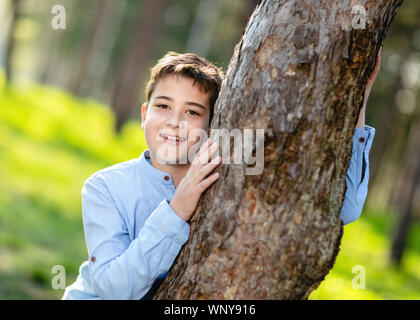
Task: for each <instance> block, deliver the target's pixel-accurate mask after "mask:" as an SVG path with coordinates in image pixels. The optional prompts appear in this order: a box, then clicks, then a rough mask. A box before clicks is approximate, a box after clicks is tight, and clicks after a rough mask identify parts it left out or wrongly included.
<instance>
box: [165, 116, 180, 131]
mask: <svg viewBox="0 0 420 320" xmlns="http://www.w3.org/2000/svg"><path fill="white" fill-rule="evenodd" d="M180 121H181V119H180V115H179V114H178V113H174V114H173V115H172V116H171V117H170V118H168V119H167V120H166V124H167V125H169V126H171V127H172V128H178V127H179V125H180Z"/></svg>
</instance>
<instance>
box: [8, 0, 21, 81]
mask: <svg viewBox="0 0 420 320" xmlns="http://www.w3.org/2000/svg"><path fill="white" fill-rule="evenodd" d="M19 5H20V0H12V1H11V6H12V18H11V20H10V25H9V30H8V36H7V38H8V40H7V44H6V57H5V60H6V63H5V64H6V82H7V83H10V82H11V80H12V54H13V50H14V48H15V45H16V43H15V42H16V41H15V36H14V34H15V30H16V25H17V21H18V19H19Z"/></svg>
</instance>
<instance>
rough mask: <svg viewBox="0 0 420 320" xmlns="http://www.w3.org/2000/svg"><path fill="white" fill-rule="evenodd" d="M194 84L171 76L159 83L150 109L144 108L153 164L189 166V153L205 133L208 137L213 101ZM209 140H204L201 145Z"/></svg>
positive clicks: (146, 134)
mask: <svg viewBox="0 0 420 320" xmlns="http://www.w3.org/2000/svg"><path fill="white" fill-rule="evenodd" d="M193 82H194V80H193V79H191V78H188V77H184V76H174V75H169V76H167V77H165V78H163V79H161V80H160V81H159V82H158V83H157V85H156V88H155V90H154V91H153V93H152V95H151V97H150V103H149V105H147V104H146V103H144V104H143V105H142V108H141V119H142V128H143V130H144V133H145V137H146V143H147V145H148V147H149V149H150V152H151V160H153V161H156V160H157V161H159V162H160V163H161V164H163V163H171V164H175V163H181V164H186V163H187V162H186V159H188V162H190V161H191V160H192V159H190V158H188V152H189V151H190V150H191V148H192V147H193V146H194V145H195V144H196V143H197V141H198V136H199V135H200V134H201V135H202V134H203V132H204V133H205V134H206V135H207V132H208V128H209V119H210V97H209V94H208V93H203V92H201V91H200V90H199V88H198V85H197V84H196V85H195V86H193ZM168 136H169V137H168ZM175 137H176V138H179V141H176V140H175ZM206 138H207V137H202V139H201V141H200V142H199V144H198V145H200V144H201V143H202V142H204V140H205V139H206ZM203 139H204V140H203ZM194 149H196V147H194Z"/></svg>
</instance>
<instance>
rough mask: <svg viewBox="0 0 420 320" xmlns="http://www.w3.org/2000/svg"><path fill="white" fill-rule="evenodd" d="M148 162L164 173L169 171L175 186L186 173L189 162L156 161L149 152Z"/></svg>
mask: <svg viewBox="0 0 420 320" xmlns="http://www.w3.org/2000/svg"><path fill="white" fill-rule="evenodd" d="M150 164H151V165H152V166H153V167H155V168H156V169H159V170H161V171H164V172H166V173H169V174H170V175H171V177H172V181H173V183H174V186H175V188H176V187H177V186H178V185H179V183H180V182H181V180H182V178H184V177H185V175H186V174H187V171H188V169H189V168H190V165H191V163H187V164H162V163H159V161H157V159H156V157H155V156H154V155H153V153H152V152H150Z"/></svg>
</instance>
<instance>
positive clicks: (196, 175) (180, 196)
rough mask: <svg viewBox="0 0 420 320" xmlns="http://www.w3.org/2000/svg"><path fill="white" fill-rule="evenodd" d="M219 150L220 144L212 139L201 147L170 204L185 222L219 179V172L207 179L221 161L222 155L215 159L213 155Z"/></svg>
mask: <svg viewBox="0 0 420 320" xmlns="http://www.w3.org/2000/svg"><path fill="white" fill-rule="evenodd" d="M218 150H219V145H218V143H217V142H213V141H212V140H211V139H210V138H209V139H208V140H207V141H206V142H205V143H204V144H203V145H202V146H201V148H200V150H199V151H198V153H197V155H196V156H195V158H194V160H193V161H192V162H191V166H190V168H189V169H188V171H187V174H186V175H185V177H184V178H183V179H182V180H181V182H180V184H179V185H178V187H177V189H176V192H175V194H174V196H173V198H172V201H171V202H170V203H169V205H170V206H171V208H172V209H173V210H174V211H175V212H176V214H178V215H179V216H180V217H181V218H182V219H184V220H185V221H188V220H189V219H190V218H191V216H192V214H193V213H194V210H195V208H196V207H197V204H198V200H200V197H201V194H202V193H203V192H204V190H206V189H207V188H208V187H209V186H210V185H211V184H212V183H213V182H215V181H216V180H217V179H218V178H219V174H218V173H217V172H215V173H213V174H211V175H209V176H208V177H207V175H208V174H209V173H210V172H212V171H213V170H214V169H215V168H216V167H217V166H218V165H219V163H220V161H221V157H220V155H218V156H217V157H216V158H215V159H213V155H214V154H215V153H216V151H218ZM212 159H213V160H212Z"/></svg>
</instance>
